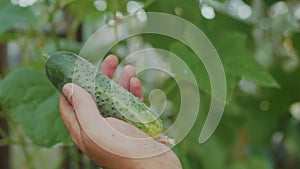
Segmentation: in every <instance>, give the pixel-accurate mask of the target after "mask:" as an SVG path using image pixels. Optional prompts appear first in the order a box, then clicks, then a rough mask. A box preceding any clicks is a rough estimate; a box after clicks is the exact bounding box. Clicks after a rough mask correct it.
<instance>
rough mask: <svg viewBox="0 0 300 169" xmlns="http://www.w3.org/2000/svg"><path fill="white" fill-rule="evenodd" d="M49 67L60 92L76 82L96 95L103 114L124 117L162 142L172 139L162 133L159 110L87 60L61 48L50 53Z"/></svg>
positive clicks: (50, 76) (54, 83)
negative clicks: (153, 108) (68, 84)
mask: <svg viewBox="0 0 300 169" xmlns="http://www.w3.org/2000/svg"><path fill="white" fill-rule="evenodd" d="M45 69H46V75H47V77H48V79H49V80H50V81H51V83H52V84H53V85H54V86H55V87H56V89H57V90H58V91H59V92H60V93H62V88H63V86H64V85H65V84H66V83H75V84H77V85H79V86H81V87H82V88H84V89H85V90H86V91H87V92H89V93H90V94H91V95H92V96H93V98H94V100H95V102H96V103H97V106H98V109H99V111H100V112H101V114H102V116H104V117H114V118H117V119H120V120H123V121H125V122H127V123H129V124H132V125H134V126H136V127H137V128H139V129H140V130H142V131H144V132H145V133H147V134H148V135H149V136H151V137H154V138H158V139H159V141H161V142H168V141H167V139H166V137H162V135H161V134H162V131H163V125H162V121H161V119H160V118H157V117H156V113H155V112H153V111H152V110H151V109H150V108H149V107H147V105H145V104H144V103H143V102H142V101H140V99H138V98H137V97H135V96H134V95H132V94H131V93H130V92H128V91H127V90H126V89H124V88H123V87H121V86H119V85H118V84H117V83H116V82H115V81H113V80H111V79H109V78H108V77H107V76H106V75H104V74H102V73H101V72H100V71H98V69H97V67H96V66H94V65H93V64H91V63H90V62H88V61H87V60H85V59H83V58H81V57H80V56H78V55H76V54H74V53H72V52H67V51H59V52H55V53H54V54H52V55H50V56H49V57H48V59H47V61H46V64H45ZM62 94H63V93H62ZM164 138H165V139H164Z"/></svg>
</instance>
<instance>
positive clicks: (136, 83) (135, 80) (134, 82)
mask: <svg viewBox="0 0 300 169" xmlns="http://www.w3.org/2000/svg"><path fill="white" fill-rule="evenodd" d="M131 85H132V86H133V87H134V88H138V87H139V85H140V83H139V79H138V78H137V77H132V78H131Z"/></svg>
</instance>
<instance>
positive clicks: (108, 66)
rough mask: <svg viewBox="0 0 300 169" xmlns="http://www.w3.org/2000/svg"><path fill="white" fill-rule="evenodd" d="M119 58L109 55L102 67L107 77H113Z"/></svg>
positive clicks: (101, 69)
mask: <svg viewBox="0 0 300 169" xmlns="http://www.w3.org/2000/svg"><path fill="white" fill-rule="evenodd" d="M118 62H119V61H118V58H117V57H116V56H114V55H109V56H107V57H106V58H105V59H104V61H103V63H102V65H101V67H100V71H101V72H102V73H103V74H105V75H106V76H107V77H109V78H112V77H113V76H114V73H115V71H116V69H117V67H118Z"/></svg>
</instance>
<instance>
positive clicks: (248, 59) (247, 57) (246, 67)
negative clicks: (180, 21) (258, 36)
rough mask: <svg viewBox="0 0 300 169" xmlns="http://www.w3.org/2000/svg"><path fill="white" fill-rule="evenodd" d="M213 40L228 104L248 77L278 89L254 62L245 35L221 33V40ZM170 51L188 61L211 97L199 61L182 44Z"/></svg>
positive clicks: (205, 75)
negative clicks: (224, 75)
mask: <svg viewBox="0 0 300 169" xmlns="http://www.w3.org/2000/svg"><path fill="white" fill-rule="evenodd" d="M218 37H219V36H218ZM212 41H213V43H214V45H215V48H216V50H217V51H218V53H219V56H220V59H221V61H222V64H223V67H224V70H225V74H226V82H227V102H228V101H229V100H230V98H231V95H232V93H233V90H234V89H235V87H236V86H237V84H238V83H239V81H240V79H241V78H247V79H248V80H251V81H253V82H256V83H257V84H259V85H261V86H264V87H277V88H278V87H279V84H278V83H277V82H276V80H275V79H274V78H273V77H272V75H271V74H270V73H269V72H268V71H267V70H266V69H265V68H264V67H262V66H261V65H260V64H259V63H258V62H257V61H256V60H255V58H254V57H253V55H252V53H251V52H250V51H249V50H248V49H247V48H246V36H244V35H243V34H241V33H235V32H222V38H217V37H212ZM170 51H171V52H172V53H174V54H176V55H177V56H179V57H181V59H183V60H184V61H185V63H186V64H187V65H188V66H189V68H190V69H191V70H192V71H193V73H194V75H196V76H195V78H196V80H197V83H198V86H199V88H200V89H201V90H202V91H204V92H206V93H208V94H210V81H209V77H208V74H207V72H206V69H205V67H204V65H203V63H202V62H201V61H200V59H199V58H198V57H197V56H196V55H195V54H194V53H193V52H192V51H191V50H190V49H189V48H188V47H186V46H184V45H183V44H181V43H179V42H175V43H173V44H171V46H170Z"/></svg>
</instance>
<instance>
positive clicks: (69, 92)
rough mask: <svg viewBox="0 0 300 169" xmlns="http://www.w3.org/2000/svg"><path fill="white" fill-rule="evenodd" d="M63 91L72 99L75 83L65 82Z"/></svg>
mask: <svg viewBox="0 0 300 169" xmlns="http://www.w3.org/2000/svg"><path fill="white" fill-rule="evenodd" d="M63 93H64V95H65V96H66V97H67V99H68V100H69V101H71V98H72V95H73V84H71V83H68V84H65V85H64V87H63Z"/></svg>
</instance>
